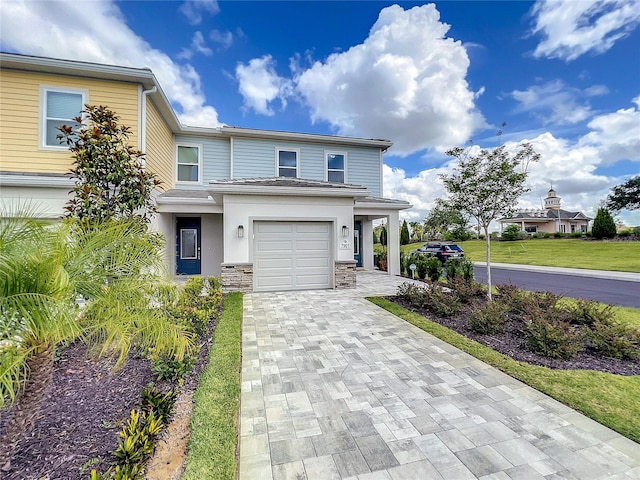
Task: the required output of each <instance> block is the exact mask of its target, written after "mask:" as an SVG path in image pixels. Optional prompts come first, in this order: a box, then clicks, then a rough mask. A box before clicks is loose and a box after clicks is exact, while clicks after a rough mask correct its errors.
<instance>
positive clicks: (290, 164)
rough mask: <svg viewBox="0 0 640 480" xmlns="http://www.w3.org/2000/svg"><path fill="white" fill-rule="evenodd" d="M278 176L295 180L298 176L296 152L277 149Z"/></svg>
mask: <svg viewBox="0 0 640 480" xmlns="http://www.w3.org/2000/svg"><path fill="white" fill-rule="evenodd" d="M276 156H277V161H278V167H277V168H278V176H279V177H290V178H296V177H297V176H298V151H297V150H284V149H278V150H277V151H276Z"/></svg>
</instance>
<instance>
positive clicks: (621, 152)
mask: <svg viewBox="0 0 640 480" xmlns="http://www.w3.org/2000/svg"><path fill="white" fill-rule="evenodd" d="M633 103H635V107H631V108H626V109H620V110H618V111H617V112H614V113H609V114H606V115H600V116H598V117H595V118H594V119H593V120H591V121H590V122H589V124H588V127H589V128H590V129H591V132H589V133H587V134H586V135H584V136H583V137H582V138H581V139H580V141H579V142H578V144H579V145H581V146H584V147H592V148H597V149H598V154H599V157H600V162H599V163H600V164H602V165H607V164H613V163H616V162H617V161H619V160H632V161H636V162H637V161H640V96H638V97H636V98H634V99H633Z"/></svg>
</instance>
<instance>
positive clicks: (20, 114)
mask: <svg viewBox="0 0 640 480" xmlns="http://www.w3.org/2000/svg"><path fill="white" fill-rule="evenodd" d="M0 83H1V84H2V88H1V89H0V110H1V111H2V115H1V116H0V145H1V146H2V147H1V149H2V150H1V156H2V166H1V167H0V169H1V170H6V171H13V172H43V173H66V172H68V171H69V168H70V167H71V164H72V159H71V155H70V153H69V151H68V149H66V148H65V147H60V148H59V149H51V148H43V147H42V146H41V135H42V131H41V130H42V126H41V112H42V105H41V87H53V88H54V89H56V88H59V89H61V90H64V89H65V88H69V89H73V90H77V91H84V92H86V97H85V102H86V103H88V104H91V105H107V106H108V107H109V108H110V109H111V110H113V111H115V112H116V114H117V115H118V116H119V117H120V121H121V123H122V124H124V125H126V126H128V127H130V128H131V136H130V137H129V144H130V145H132V146H134V147H135V146H136V145H137V140H138V139H137V135H138V86H137V85H136V84H128V83H123V82H110V81H103V80H93V79H87V78H75V77H68V76H63V75H50V74H43V73H31V72H24V71H15V70H6V69H2V70H0ZM79 113H80V112H78V114H79Z"/></svg>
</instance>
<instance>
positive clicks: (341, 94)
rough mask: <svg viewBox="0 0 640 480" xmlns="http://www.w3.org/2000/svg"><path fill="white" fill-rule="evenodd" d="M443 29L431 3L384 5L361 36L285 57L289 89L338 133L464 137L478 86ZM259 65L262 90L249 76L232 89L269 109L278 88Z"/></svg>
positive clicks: (428, 142)
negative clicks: (308, 59) (318, 53)
mask: <svg viewBox="0 0 640 480" xmlns="http://www.w3.org/2000/svg"><path fill="white" fill-rule="evenodd" d="M448 30H449V26H448V25H446V24H444V23H441V22H440V14H439V13H438V11H437V10H436V8H435V6H434V5H432V4H431V5H423V6H420V7H414V8H412V9H410V10H406V11H405V10H403V9H402V8H401V7H399V6H397V5H394V6H391V7H388V8H384V9H383V10H382V11H381V12H380V15H379V17H378V20H377V21H376V23H375V24H374V25H373V27H372V28H371V31H370V32H369V36H368V37H367V38H366V39H365V40H364V42H363V43H362V44H359V45H356V46H354V47H351V48H350V49H349V50H347V51H346V52H340V53H334V54H332V55H330V56H329V57H328V58H327V59H326V60H325V61H323V62H320V61H318V62H315V63H313V65H311V67H309V68H307V69H304V68H302V67H301V66H300V65H299V64H298V62H296V61H293V64H292V68H291V71H292V72H293V85H294V87H295V94H296V95H297V96H298V97H299V98H300V99H301V100H302V101H303V102H304V103H306V104H307V105H308V107H309V108H310V109H311V118H312V120H313V121H325V122H328V123H329V124H330V125H332V126H333V127H334V129H335V130H336V132H337V133H339V134H341V135H356V136H364V137H373V138H391V139H393V141H394V146H393V152H394V153H395V154H401V155H402V154H409V153H411V152H415V151H419V150H422V149H429V148H435V149H441V150H442V149H446V148H449V147H450V146H451V145H458V144H461V143H464V142H465V141H466V140H467V139H468V138H469V137H470V136H471V134H472V132H473V131H474V130H476V129H477V128H478V127H481V126H484V125H485V122H484V119H483V118H482V115H481V114H480V113H479V112H478V111H477V110H476V108H475V104H474V99H475V96H476V95H477V94H478V95H479V94H481V93H482V91H483V89H480V90H479V92H478V93H477V94H476V93H474V92H472V91H471V90H470V89H469V85H468V84H467V81H466V80H465V77H466V75H467V69H468V67H469V57H468V56H467V52H466V50H465V48H464V47H463V46H462V44H461V42H459V41H454V40H453V39H451V38H447V37H446V36H445V35H446V33H447V31H448ZM264 58H265V57H263V58H262V59H254V60H256V61H257V62H258V63H261V62H262V63H264ZM254 60H252V61H251V62H250V65H251V63H252V62H253V61H254ZM244 67H246V66H244ZM252 71H253V72H254V73H258V72H257V70H256V69H252ZM260 73H261V74H260V75H256V78H257V80H258V81H259V82H264V81H265V79H269V80H270V81H269V82H267V83H268V86H269V90H268V92H266V93H262V94H261V93H260V92H259V90H260V85H250V81H251V77H249V76H245V77H244V83H242V84H241V86H240V90H241V93H242V94H243V96H245V102H246V104H247V105H248V106H250V107H251V108H255V109H256V111H257V112H260V113H266V114H271V113H272V111H271V109H269V108H268V106H266V105H267V104H268V102H269V101H271V100H272V99H275V98H276V97H278V96H280V97H282V96H283V94H284V93H283V92H282V91H281V92H279V93H276V92H275V91H274V90H273V88H274V87H275V86H277V85H278V82H277V81H275V78H274V72H272V71H270V70H267V69H262V71H261V72H260ZM279 82H280V83H279V84H280V85H281V86H282V87H284V88H290V87H291V85H290V84H288V83H286V82H282V79H279ZM243 92H244V93H243Z"/></svg>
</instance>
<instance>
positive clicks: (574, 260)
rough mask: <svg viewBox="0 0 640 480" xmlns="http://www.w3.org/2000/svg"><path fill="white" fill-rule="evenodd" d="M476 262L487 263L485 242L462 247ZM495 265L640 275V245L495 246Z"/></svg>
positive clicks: (562, 242)
mask: <svg viewBox="0 0 640 480" xmlns="http://www.w3.org/2000/svg"><path fill="white" fill-rule="evenodd" d="M458 244H459V245H460V246H461V247H462V248H463V249H464V253H465V256H466V257H467V258H468V259H470V260H472V261H474V262H484V261H486V243H485V241H484V240H469V241H467V242H460V243H458ZM491 262H495V263H518V264H522V265H544V266H549V267H568V268H586V269H593V270H612V271H616V272H636V273H640V242H632V241H621V242H611V241H602V240H601V241H595V240H583V239H557V238H549V239H533V240H523V241H515V242H495V241H494V242H491Z"/></svg>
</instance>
